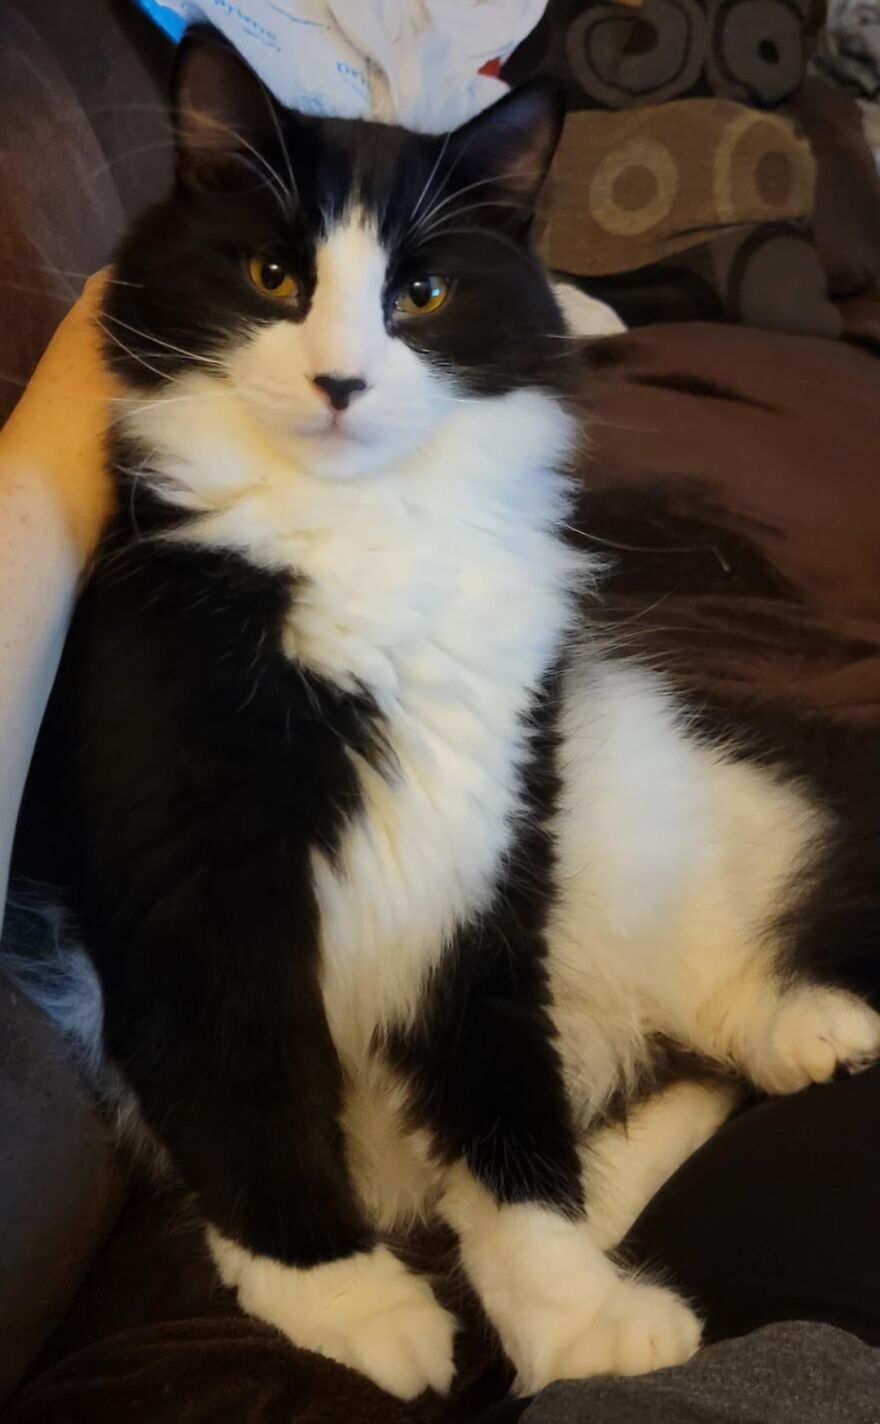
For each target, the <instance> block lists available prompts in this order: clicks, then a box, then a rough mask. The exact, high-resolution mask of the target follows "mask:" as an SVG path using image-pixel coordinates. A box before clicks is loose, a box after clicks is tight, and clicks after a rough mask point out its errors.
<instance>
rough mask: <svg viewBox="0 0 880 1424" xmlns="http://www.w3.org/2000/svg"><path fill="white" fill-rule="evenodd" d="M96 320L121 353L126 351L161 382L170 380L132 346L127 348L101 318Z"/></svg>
mask: <svg viewBox="0 0 880 1424" xmlns="http://www.w3.org/2000/svg"><path fill="white" fill-rule="evenodd" d="M96 320H97V323H98V325H99V327H100V328H101V330H102V331H103V333H104V335H105V336H106V337H107V340H108V341H112V342H114V343H115V345H116V346H118V347H119V349H120V351H124V352H125V353H126V355H127V356H130V357H131V359H132V361H137V363H138V365H139V366H143V367H144V368H145V369H146V370H147V371H152V373H153V375H154V376H157V377H158V378H159V380H160V381H166V380H167V379H168V377H167V375H165V374H164V373H163V372H162V371H159V370H157V368H156V367H155V366H153V365H151V364H150V362H149V361H147V360H146V358H145V357H144V356H141V355H139V354H138V353H137V352H136V351H133V350H132V349H131V347H130V346H126V344H125V342H124V341H123V340H122V338H121V337H120V336H117V335H116V333H115V332H114V331H111V330H110V328H109V327H108V326H106V325H105V323H104V322H103V321H101V319H100V317H97V318H96Z"/></svg>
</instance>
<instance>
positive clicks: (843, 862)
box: [687, 693, 880, 1010]
mask: <svg viewBox="0 0 880 1424" xmlns="http://www.w3.org/2000/svg"><path fill="white" fill-rule="evenodd" d="M687 712H688V725H689V726H690V727H691V728H692V730H693V731H694V733H695V734H696V735H698V736H700V737H701V738H703V739H704V740H705V741H706V742H707V743H709V744H710V745H722V746H724V747H725V748H726V749H727V750H728V752H729V754H730V755H732V756H734V757H736V758H739V759H742V760H746V761H749V762H752V763H753V764H755V765H759V766H763V767H767V768H768V769H771V770H774V771H777V772H779V773H780V774H781V775H782V776H783V777H785V778H787V779H794V780H795V781H796V782H797V783H798V784H799V785H801V786H802V787H803V788H804V790H805V792H806V793H807V796H808V799H809V800H810V801H811V802H812V803H813V804H814V805H815V806H816V807H817V808H818V809H819V811H820V812H822V813H824V815H825V816H826V818H827V821H828V830H827V831H826V833H825V834H824V836H823V837H822V838H821V840H820V842H819V844H817V845H816V846H815V848H814V851H813V854H812V856H811V858H810V860H809V862H808V863H807V864H805V865H803V866H801V867H795V868H793V869H794V873H795V875H796V877H797V878H796V880H795V881H794V883H793V885H792V889H793V890H795V891H796V892H797V893H796V899H795V903H794V905H793V906H792V907H791V908H790V909H788V910H786V911H785V912H784V914H783V916H782V918H781V919H780V921H779V924H778V928H779V930H780V932H781V936H782V944H783V949H782V953H781V957H780V960H779V965H778V967H779V970H780V972H781V973H782V975H783V976H785V977H788V978H792V979H797V978H806V979H807V980H810V981H812V982H814V983H817V984H828V985H837V986H839V987H841V988H847V989H851V990H852V991H854V992H855V993H858V994H861V995H862V996H863V997H865V998H866V999H867V1000H868V1001H869V1002H870V1003H871V1004H872V1005H873V1007H874V1008H875V1009H878V1010H880V728H878V726H877V725H876V723H873V724H872V723H867V724H859V723H845V722H839V721H835V720H833V719H831V718H827V717H822V716H819V715H816V714H815V713H810V712H808V711H806V710H805V709H802V708H799V707H797V706H795V705H794V704H793V703H792V704H789V705H781V704H770V703H763V702H759V701H757V700H745V699H734V698H727V697H722V696H720V695H718V694H709V693H704V694H701V695H700V696H699V698H694V699H692V700H691V701H690V702H689V703H688V704H687Z"/></svg>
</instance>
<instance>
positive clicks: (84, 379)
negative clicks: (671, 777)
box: [0, 270, 116, 570]
mask: <svg viewBox="0 0 880 1424" xmlns="http://www.w3.org/2000/svg"><path fill="white" fill-rule="evenodd" d="M107 280H108V276H107V272H106V270H105V271H103V272H99V273H97V274H96V275H95V276H94V277H91V278H90V279H89V281H88V282H87V283H86V285H85V288H84V290H83V293H82V295H81V296H80V298H79V300H78V301H77V302H76V303H75V304H74V306H73V307H72V308H71V310H70V311H69V312H68V313H67V316H66V317H65V318H64V320H63V321H62V323H61V325H60V326H59V328H58V330H57V331H56V332H55V335H54V336H53V337H52V340H51V341H50V342H49V345H48V347H47V348H46V350H45V352H44V353H43V356H42V358H41V359H40V362H39V365H38V366H37V368H36V370H35V371H34V374H33V376H32V377H31V379H30V381H29V383H28V385H27V387H26V388H25V391H24V393H23V395H22V396H21V399H20V400H19V402H18V404H17V406H16V407H15V409H14V410H13V412H12V414H11V416H10V417H9V419H8V421H7V422H6V425H5V426H4V427H3V430H2V431H0V495H2V494H3V493H4V492H5V493H6V494H9V493H10V492H11V490H12V489H13V487H15V486H18V487H19V488H20V487H21V485H22V484H23V483H25V482H34V481H39V482H41V483H42V485H43V486H44V488H47V489H48V492H49V493H50V494H51V495H52V496H53V498H55V500H56V501H57V502H58V503H59V504H60V513H61V515H62V518H63V520H64V522H65V524H66V527H67V529H68V532H69V535H70V540H71V543H72V546H73V553H74V556H75V558H76V561H77V564H78V567H79V568H80V570H82V569H83V568H84V567H85V566H86V564H87V563H88V561H89V559H90V557H91V555H92V553H93V551H94V548H95V545H96V543H97V541H98V539H99V537H100V534H101V530H102V528H103V525H104V521H105V519H106V516H107V513H108V511H109V508H110V500H111V496H110V477H109V472H108V469H107V460H106V449H105V446H106V433H107V426H108V423H109V418H110V402H111V400H112V399H113V397H114V396H115V394H116V383H115V379H114V377H113V376H112V374H111V372H110V371H109V369H108V368H107V365H106V363H105V361H104V356H103V351H102V347H101V328H100V326H99V324H98V320H97V318H98V315H99V312H100V308H101V303H102V301H103V297H104V292H105V289H106V284H107Z"/></svg>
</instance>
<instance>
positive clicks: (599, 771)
mask: <svg viewBox="0 0 880 1424" xmlns="http://www.w3.org/2000/svg"><path fill="white" fill-rule="evenodd" d="M564 746H565V756H564V763H563V765H564V790H563V796H562V800H561V803H560V806H559V811H558V815H557V819H556V826H555V830H556V844H557V853H558V866H557V869H558V885H559V895H558V899H557V903H556V907H555V912H554V914H553V917H552V920H551V924H550V927H549V934H548V955H549V967H550V973H551V982H552V989H553V999H554V1018H555V1020H556V1023H557V1027H558V1029H559V1036H560V1043H561V1047H562V1052H563V1057H564V1059H565V1064H566V1073H567V1077H568V1081H569V1085H570V1091H571V1093H572V1095H573V1097H574V1098H575V1099H576V1100H577V1102H578V1103H579V1104H580V1108H581V1111H582V1112H585V1113H589V1112H591V1111H592V1110H594V1109H596V1108H599V1107H601V1106H602V1104H603V1102H604V1100H605V1099H607V1096H608V1095H609V1094H610V1093H611V1092H613V1091H615V1090H616V1089H617V1088H619V1087H625V1086H626V1085H627V1083H632V1082H633V1080H634V1079H635V1078H637V1076H638V1074H639V1073H640V1071H641V1069H642V1067H643V1065H644V1064H645V1062H646V1059H647V1057H648V1054H649V1040H650V1038H651V1037H652V1036H654V1035H656V1034H662V1035H666V1036H669V1037H671V1038H673V1039H677V1040H678V1041H680V1042H682V1043H684V1044H686V1045H688V1046H689V1047H693V1048H696V1049H698V1050H701V1051H704V1052H706V1053H707V1054H709V1055H710V1056H711V1055H713V1054H715V1052H716V1050H717V1051H718V1053H719V1056H723V1053H722V1051H721V1049H720V1048H719V1045H720V1044H721V1043H722V1041H723V1033H722V1031H721V1026H722V1021H723V1018H724V1015H725V1011H726V1006H727V1004H728V1003H729V1001H730V996H731V995H735V994H737V993H740V992H742V991H743V986H748V989H749V992H751V991H752V986H753V984H754V982H755V981H756V980H760V979H761V978H762V977H766V976H768V975H770V974H771V973H772V965H773V959H774V954H775V952H776V949H777V947H778V946H777V943H776V938H775V936H776V931H775V925H776V922H777V920H778V918H779V916H780V914H781V913H782V912H783V911H784V910H785V909H786V907H787V905H788V904H790V902H791V899H792V897H793V895H794V894H796V892H797V887H798V876H799V873H800V872H801V871H802V869H803V867H804V865H805V864H806V863H807V861H808V859H809V857H810V855H811V853H812V851H813V849H814V847H815V845H816V841H817V837H819V836H820V835H821V833H822V829H823V823H822V817H821V815H820V814H819V812H818V811H817V810H816V809H815V808H814V806H813V805H812V804H811V803H810V801H809V799H808V797H807V795H806V793H805V792H803V791H802V790H801V788H800V787H799V786H798V785H797V784H795V783H793V782H791V781H789V782H786V781H784V780H782V779H780V778H779V777H778V776H777V775H776V774H774V773H772V772H770V771H767V770H766V769H764V768H762V767H760V766H756V765H751V764H748V763H746V762H745V761H742V760H736V759H733V758H731V757H730V756H727V755H725V754H724V753H723V752H722V751H720V750H718V749H717V748H710V747H708V746H706V745H705V744H703V743H701V742H699V741H698V740H697V739H696V738H695V737H694V736H693V735H692V734H690V733H689V732H688V729H687V721H686V718H685V717H683V716H682V714H681V710H680V708H678V707H677V706H676V705H675V703H674V701H673V699H672V698H671V696H670V694H669V692H668V691H667V689H666V687H665V685H664V684H663V682H662V681H661V680H659V679H657V678H656V677H654V675H653V674H651V673H650V672H648V671H646V670H644V669H643V668H641V667H639V666H637V665H633V664H625V663H618V664H615V663H613V662H609V663H606V664H598V665H597V664H596V663H591V664H589V665H585V666H584V667H583V668H582V669H579V670H578V669H576V670H575V671H574V672H573V673H572V675H571V677H570V679H569V685H568V688H567V694H566V709H565V716H564Z"/></svg>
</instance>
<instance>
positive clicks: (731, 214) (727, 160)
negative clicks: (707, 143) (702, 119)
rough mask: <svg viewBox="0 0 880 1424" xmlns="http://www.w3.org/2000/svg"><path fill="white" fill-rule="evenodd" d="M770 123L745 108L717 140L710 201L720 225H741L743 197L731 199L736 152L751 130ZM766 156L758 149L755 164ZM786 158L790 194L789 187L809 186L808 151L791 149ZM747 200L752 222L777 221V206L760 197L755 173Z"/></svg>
mask: <svg viewBox="0 0 880 1424" xmlns="http://www.w3.org/2000/svg"><path fill="white" fill-rule="evenodd" d="M772 123H773V119H771V118H768V116H767V114H766V113H764V112H763V110H761V109H745V108H744V109H742V111H741V112H740V113H738V114H737V115H736V116H735V118H733V119H731V121H730V123H729V124H727V126H726V127H725V128H724V129H723V131H722V133H721V137H720V138H719V140H718V147H717V149H716V150H715V164H714V171H713V174H712V197H713V200H714V203H715V212H716V213H717V215H718V220H719V222H723V223H730V222H741V221H742V212H743V200H742V196H741V194H740V195H739V196H738V198H737V197H735V196H734V178H735V173H734V167H735V162H736V155H737V150H738V149H739V147H740V145H741V144H742V142H743V139H744V138H745V137H746V135H747V134H750V133H751V131H752V130H753V129H755V128H756V127H759V126H761V125H765V126H766V125H769V124H772ZM765 152H766V149H761V147H760V145H759V146H758V150H757V155H756V161H757V157H760V156H763V154H764V153H765ZM785 156H786V158H787V159H788V161H789V163H790V165H791V180H790V183H789V191H790V189H791V186H792V185H794V184H795V183H799V182H803V181H804V180H806V181H807V182H808V183H810V182H811V181H812V159H811V157H810V153H809V149H808V148H806V146H802V147H801V148H795V147H792V149H791V151H790V152H788V153H786V155H785ZM739 181H740V184H741V183H742V178H740V180H739ZM749 200H750V202H751V203H753V204H754V207H755V213H754V217H755V220H760V219H761V217H762V216H763V217H764V218H766V219H767V220H768V221H772V220H774V219H776V218H778V216H779V208H778V204H777V203H775V202H772V201H768V199H767V198H766V197H765V196H764V194H762V192H761V190H760V187H759V184H758V174H757V170H756V171H755V172H754V173H752V175H751V192H750V194H749Z"/></svg>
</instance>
